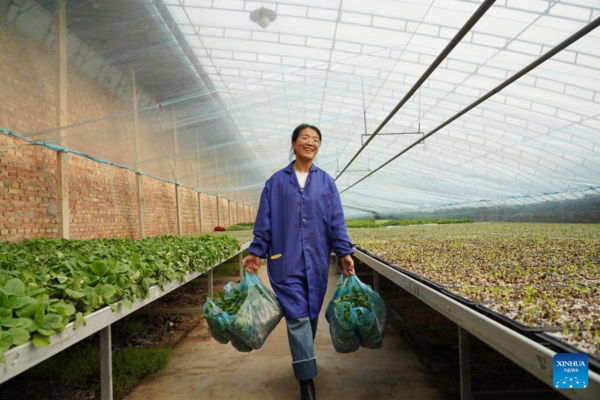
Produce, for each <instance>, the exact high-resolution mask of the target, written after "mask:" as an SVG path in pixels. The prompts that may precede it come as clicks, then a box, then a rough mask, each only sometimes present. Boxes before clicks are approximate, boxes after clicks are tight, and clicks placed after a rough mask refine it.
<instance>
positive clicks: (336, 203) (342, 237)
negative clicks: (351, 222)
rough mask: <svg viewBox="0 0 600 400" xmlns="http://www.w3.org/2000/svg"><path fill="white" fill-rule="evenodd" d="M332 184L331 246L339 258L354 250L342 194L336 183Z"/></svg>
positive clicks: (352, 252)
mask: <svg viewBox="0 0 600 400" xmlns="http://www.w3.org/2000/svg"><path fill="white" fill-rule="evenodd" d="M332 186H333V189H332V203H333V204H332V210H331V211H332V212H331V247H332V248H333V251H335V255H336V256H337V257H338V258H342V257H343V256H345V255H346V254H354V251H353V250H352V246H353V244H352V241H351V240H350V237H349V236H348V233H347V231H346V222H345V221H344V209H343V208H342V200H341V199H340V194H339V192H338V190H337V187H336V186H335V183H333V184H332Z"/></svg>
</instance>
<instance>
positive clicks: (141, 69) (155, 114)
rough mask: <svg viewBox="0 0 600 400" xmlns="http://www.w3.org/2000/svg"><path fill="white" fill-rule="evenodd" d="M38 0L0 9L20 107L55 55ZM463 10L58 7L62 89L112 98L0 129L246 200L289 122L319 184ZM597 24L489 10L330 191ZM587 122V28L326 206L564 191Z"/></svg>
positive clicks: (350, 3) (581, 9)
mask: <svg viewBox="0 0 600 400" xmlns="http://www.w3.org/2000/svg"><path fill="white" fill-rule="evenodd" d="M4 3H6V5H4ZM55 4H56V2H55V1H49V0H39V1H34V0H12V1H8V2H3V7H2V8H0V15H1V17H2V19H3V20H4V21H2V25H0V26H1V28H0V29H2V34H3V36H4V37H5V38H8V40H9V41H10V40H11V38H12V39H14V38H15V37H16V36H17V35H23V34H24V35H26V36H27V37H29V38H30V39H31V40H28V41H25V40H18V41H16V40H13V42H12V43H13V46H14V45H17V46H21V47H22V48H20V49H19V50H20V52H21V53H22V54H23V55H24V57H26V58H27V63H24V64H22V68H24V69H26V70H27V73H28V74H29V76H30V77H31V79H32V80H33V81H34V82H38V83H39V84H40V90H41V91H47V92H48V93H47V96H45V97H44V96H41V97H37V99H38V100H36V101H39V102H45V103H51V104H52V105H54V106H57V104H56V100H55V96H54V94H53V93H50V92H51V91H52V90H51V89H49V88H48V85H47V84H46V85H45V84H44V83H45V82H46V81H47V78H48V76H47V75H48V73H49V72H48V68H47V64H48V63H49V62H50V63H54V62H57V59H56V58H57V56H56V54H55V52H54V51H53V50H52V49H54V46H55V29H54V17H55V11H54V8H55ZM479 5H480V2H478V1H447V0H436V1H416V0H414V1H388V0H372V1H368V2H366V1H361V0H328V1H300V0H287V1H273V2H264V3H262V2H251V1H241V0H213V1H206V0H185V1H184V0H162V1H161V0H157V1H152V2H151V1H144V0H139V1H138V0H132V1H127V2H117V1H107V0H88V1H83V0H77V1H67V2H66V20H67V29H68V35H67V58H68V71H67V81H68V82H67V84H68V85H67V86H68V87H69V89H68V90H78V87H79V86H78V85H80V83H81V82H82V79H91V80H93V81H94V83H95V84H96V85H99V86H102V87H103V88H104V89H105V90H106V91H107V92H108V93H109V94H107V96H111V97H110V98H111V99H115V100H113V101H111V106H108V107H104V108H101V109H97V110H95V112H94V113H89V112H88V113H85V112H80V110H79V109H78V107H77V106H76V105H71V104H69V107H68V110H67V113H68V119H67V121H68V122H67V123H66V124H64V126H57V124H56V123H55V122H54V120H52V119H51V120H50V121H49V122H44V123H41V124H39V126H36V128H35V129H20V127H19V126H18V125H14V126H11V124H10V123H8V124H7V123H4V122H3V120H2V119H1V118H0V122H2V125H3V126H0V128H4V129H9V130H11V131H14V132H15V133H17V134H19V135H22V136H26V137H30V138H32V139H35V140H38V141H45V142H47V143H50V144H53V145H57V146H62V147H67V148H71V149H73V150H76V151H79V152H82V153H85V154H89V155H91V156H94V157H96V158H100V159H104V160H107V161H109V162H113V163H116V164H121V165H127V166H129V167H131V168H134V169H138V170H141V171H144V172H147V173H149V174H151V175H155V176H158V177H161V178H164V179H168V180H173V181H179V182H180V183H182V184H183V185H187V186H191V187H195V188H198V189H200V190H202V191H205V192H209V193H217V194H219V195H222V196H224V197H229V198H231V199H233V200H236V201H240V202H244V203H249V204H257V203H258V199H259V196H260V192H261V190H262V187H263V184H264V182H265V181H266V179H268V178H269V177H270V175H271V174H272V173H274V172H275V171H277V170H278V169H281V168H283V167H284V166H285V165H286V163H287V162H288V155H289V148H290V136H291V132H292V130H293V128H294V127H295V126H296V125H298V124H300V123H303V122H308V123H311V124H314V125H317V126H319V127H320V128H321V130H322V132H323V145H322V147H321V149H320V152H319V155H318V158H317V162H316V164H317V165H318V166H319V167H321V168H322V169H324V170H325V171H327V172H328V173H330V174H331V175H332V176H334V177H335V176H336V175H337V174H338V171H340V170H341V169H342V168H343V167H344V166H345V165H346V164H347V163H348V161H349V160H350V159H351V158H352V156H353V155H354V154H355V153H356V152H357V151H358V149H359V148H360V146H361V144H362V142H363V141H364V140H366V137H365V136H364V135H365V134H371V133H372V132H373V131H374V130H375V129H376V128H377V126H378V125H379V124H380V123H381V121H382V120H383V119H384V118H385V117H386V116H387V115H388V113H389V112H390V111H391V109H392V108H393V107H394V106H395V105H396V104H397V103H398V102H399V101H400V99H401V98H402V97H403V96H404V94H405V93H406V92H407V91H408V90H409V89H410V88H411V87H412V85H413V84H414V82H416V80H417V79H418V78H419V77H420V76H421V74H422V73H423V72H424V71H425V70H426V68H427V67H428V66H429V64H430V63H431V62H432V60H433V59H434V58H435V57H436V56H437V55H438V54H439V53H440V52H441V51H442V49H443V48H444V47H445V46H446V44H447V43H448V42H449V41H450V40H451V38H452V37H453V36H454V35H455V34H456V32H457V31H458V29H460V28H461V27H462V26H463V24H464V23H465V22H466V21H467V20H468V19H469V17H470V16H471V15H472V14H473V12H474V11H475V10H476V9H477V7H478V6H479ZM261 6H264V7H267V8H271V9H273V10H276V11H277V14H278V15H277V19H276V20H275V21H273V22H272V23H271V24H270V26H269V27H268V28H267V29H263V28H261V27H259V26H258V25H257V24H256V23H254V22H252V21H251V20H250V18H249V13H250V12H251V11H253V10H255V9H257V8H259V7H261ZM599 15H600V3H599V2H597V1H592V0H590V1H576V0H565V1H554V0H553V1H535V2H520V1H510V0H508V1H497V2H496V4H494V6H492V8H491V9H490V10H489V11H488V12H487V13H486V14H485V15H484V16H483V18H482V19H481V20H480V21H479V22H478V23H477V24H476V25H475V26H474V28H473V29H472V30H471V31H470V32H469V33H468V34H467V36H466V37H465V38H464V40H463V41H462V42H461V43H460V44H459V45H458V46H457V47H456V48H455V49H454V50H453V51H452V52H451V53H450V55H449V56H448V57H447V59H446V60H445V61H444V62H443V63H442V64H441V65H440V67H439V68H438V69H437V70H436V71H435V72H434V73H433V74H432V75H431V77H430V78H429V79H428V80H427V81H426V82H425V83H424V85H423V86H422V87H421V89H420V90H419V91H418V92H417V93H416V94H415V96H413V98H412V99H411V100H410V101H409V102H408V103H407V104H406V105H405V106H404V107H403V108H402V109H401V110H400V111H399V112H398V113H397V114H396V115H395V117H394V118H393V119H392V120H391V121H390V123H388V124H387V126H386V127H385V128H384V129H383V130H382V132H381V134H380V135H378V136H377V137H376V138H375V139H374V140H373V141H372V142H371V143H370V145H369V146H368V147H367V148H366V149H365V151H363V152H362V153H361V155H360V156H359V157H358V158H357V159H356V161H355V162H354V163H353V164H352V165H351V167H350V168H349V170H348V171H347V172H345V173H344V174H343V175H342V176H341V177H340V178H339V179H338V181H337V183H338V187H339V189H340V190H343V189H344V188H345V187H348V185H351V184H352V183H354V182H355V181H357V180H358V179H360V178H361V177H363V176H364V175H365V174H367V173H368V172H369V171H370V170H372V169H374V168H376V167H378V166H379V165H380V164H381V163H382V162H384V161H385V160H387V159H389V158H391V157H393V156H394V155H395V154H397V153H399V152H400V151H402V150H403V149H404V148H406V147H407V146H408V145H410V144H412V143H413V142H414V141H416V140H417V139H419V137H420V136H421V135H422V134H421V133H418V132H423V133H427V132H429V131H430V130H432V129H433V128H435V127H436V126H437V125H439V124H440V123H442V122H443V121H444V120H446V119H448V118H449V117H451V116H452V115H454V114H455V113H457V112H459V111H460V110H461V109H462V108H464V107H465V106H467V105H468V104H470V103H472V102H473V101H475V100H476V99H478V98H479V97H480V96H482V95H483V94H485V93H486V92H487V91H489V90H491V89H492V88H493V87H495V86H496V85H498V84H499V83H501V82H502V81H504V80H506V79H507V78H509V77H510V76H511V75H512V74H514V73H515V72H516V71H518V70H520V69H521V68H523V67H524V66H525V65H527V64H528V63H530V62H531V61H533V60H534V59H536V58H537V57H539V56H540V55H542V54H543V53H544V52H546V51H547V50H549V49H550V48H552V47H553V46H555V45H556V44H558V43H560V42H561V41H562V40H564V39H565V38H566V37H568V36H569V35H571V34H572V33H574V32H575V31H577V30H578V29H580V28H581V27H583V26H584V25H586V24H587V23H589V22H590V21H592V20H593V19H595V18H597V17H598V16H599ZM17 32H18V33H17ZM15 43H16V44H15ZM42 47H43V48H45V49H46V51H45V52H43V51H40V48H42ZM49 60H50V61H49ZM134 89H135V98H134ZM39 99H42V100H39ZM5 101H7V102H8V103H10V99H7V100H5ZM43 105H47V104H43ZM40 106H42V104H40ZM599 128H600V30H598V29H597V30H595V31H593V32H592V33H590V34H588V35H587V36H586V37H584V38H583V39H581V40H579V41H578V42H576V43H575V44H573V45H571V46H570V47H569V48H567V49H566V50H564V51H563V52H561V53H559V54H558V55H557V56H556V57H554V58H553V59H551V60H550V61H548V62H546V63H544V64H542V65H541V66H540V67H538V68H537V69H535V70H534V71H533V72H532V73H530V74H528V75H526V76H525V77H523V78H521V79H519V80H518V81H517V82H516V83H514V84H513V85H511V86H509V87H508V88H507V89H505V90H503V91H502V92H501V93H499V94H496V95H495V96H493V97H492V98H491V99H490V100H489V101H487V102H485V103H483V104H482V105H480V106H479V107H477V108H476V109H474V110H472V111H470V112H469V113H468V114H466V115H464V116H463V117H461V118H459V119H458V120H457V121H455V122H453V123H452V124H450V125H449V126H448V127H446V128H445V129H443V130H441V131H440V132H439V133H437V134H435V135H434V136H432V137H431V138H428V139H427V140H426V141H425V143H424V144H420V145H418V146H416V147H415V148H414V149H412V150H410V151H409V152H407V153H406V154H405V155H403V156H402V157H400V158H398V159H397V160H396V161H394V162H393V163H391V164H390V165H388V166H387V167H385V168H384V169H382V170H381V171H379V172H378V173H376V174H374V175H373V176H372V177H370V178H369V179H367V180H365V181H363V182H361V183H360V184H359V185H357V186H355V187H353V188H351V189H350V190H348V191H347V192H344V193H343V194H342V202H343V204H344V207H345V211H346V214H347V215H349V216H352V215H359V214H360V215H364V214H365V213H382V212H383V213H385V212H391V211H394V210H418V209H423V208H428V209H435V208H439V207H448V206H451V205H453V204H470V203H477V202H482V201H483V202H491V203H493V204H497V203H503V202H507V203H511V202H513V201H514V200H512V199H522V198H539V196H543V195H544V194H547V193H553V194H557V195H558V196H560V198H565V199H566V198H572V197H573V196H575V197H577V196H579V195H577V193H585V192H586V191H591V190H595V189H596V187H597V186H599V185H600V135H599V134H598V130H599ZM385 133H388V135H383V134H385ZM390 133H395V134H390ZM397 133H401V134H397ZM536 196H537V197H536Z"/></svg>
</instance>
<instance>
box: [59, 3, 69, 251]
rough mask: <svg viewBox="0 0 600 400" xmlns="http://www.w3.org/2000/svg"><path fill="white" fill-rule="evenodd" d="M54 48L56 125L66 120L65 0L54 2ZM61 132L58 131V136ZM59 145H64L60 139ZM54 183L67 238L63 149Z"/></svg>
mask: <svg viewBox="0 0 600 400" xmlns="http://www.w3.org/2000/svg"><path fill="white" fill-rule="evenodd" d="M56 32H57V39H56V43H57V45H56V48H57V51H58V90H57V91H56V94H57V107H56V124H57V126H66V125H67V124H68V121H67V15H66V5H65V0H57V2H56ZM62 135H63V132H62V131H61V132H60V136H62ZM60 145H61V146H63V147H65V144H64V143H63V142H62V141H61V142H60ZM56 183H57V186H58V188H57V189H58V190H57V192H58V193H57V194H58V198H57V202H58V204H57V207H56V208H57V219H58V221H57V222H58V235H59V237H61V238H64V239H69V238H70V237H71V235H70V229H69V155H68V154H67V153H66V152H64V151H59V152H57V154H56Z"/></svg>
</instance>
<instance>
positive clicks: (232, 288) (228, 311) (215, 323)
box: [202, 282, 252, 353]
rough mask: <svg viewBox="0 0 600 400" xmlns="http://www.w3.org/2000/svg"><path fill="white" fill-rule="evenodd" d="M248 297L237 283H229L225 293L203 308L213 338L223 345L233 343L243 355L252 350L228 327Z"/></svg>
mask: <svg viewBox="0 0 600 400" xmlns="http://www.w3.org/2000/svg"><path fill="white" fill-rule="evenodd" d="M242 289H243V287H242ZM246 297H247V293H245V292H244V291H241V290H240V286H238V285H237V283H235V282H229V283H228V284H227V285H225V291H224V292H219V293H216V295H215V297H214V298H212V299H210V298H209V299H208V300H207V301H206V303H204V307H203V308H202V311H203V313H204V317H205V318H206V322H207V324H208V328H209V329H210V333H211V335H212V336H213V338H214V339H215V340H216V341H217V342H219V343H222V344H227V343H229V342H231V344H232V345H233V347H235V348H236V349H237V350H238V351H241V352H243V353H248V352H250V351H252V348H251V347H249V346H248V345H246V343H244V341H243V340H242V339H240V338H238V337H237V336H235V335H234V334H233V333H231V332H230V331H229V329H228V327H229V325H230V324H231V321H232V319H233V317H232V316H233V315H235V314H237V312H238V310H239V308H240V305H241V304H242V303H243V302H244V300H245V298H246Z"/></svg>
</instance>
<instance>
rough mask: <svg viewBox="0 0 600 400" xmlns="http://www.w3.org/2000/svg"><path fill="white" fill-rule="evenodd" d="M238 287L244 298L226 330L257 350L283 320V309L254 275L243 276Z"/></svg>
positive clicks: (273, 295) (272, 294)
mask: <svg viewBox="0 0 600 400" xmlns="http://www.w3.org/2000/svg"><path fill="white" fill-rule="evenodd" d="M240 286H241V287H243V288H244V291H245V292H246V297H245V299H244V302H243V303H242V304H241V306H240V308H239V311H238V312H237V313H236V314H235V316H233V315H232V317H233V318H232V320H231V322H230V324H229V326H228V328H227V329H228V330H229V331H230V332H231V333H233V334H234V335H235V336H237V337H238V338H240V339H241V340H242V341H243V342H244V343H245V344H246V345H248V346H249V347H251V348H253V349H255V350H257V349H260V348H261V347H262V345H263V344H264V343H265V341H266V340H267V337H268V336H269V335H270V334H271V332H273V329H275V327H276V326H277V324H278V323H279V321H281V318H283V308H282V307H281V304H280V303H279V300H278V299H277V297H276V296H275V294H274V293H273V292H272V291H271V290H270V289H269V288H268V287H267V286H265V284H264V283H263V282H262V281H261V280H260V278H259V277H258V276H256V275H255V274H249V273H247V274H245V275H244V279H242V283H241V284H240Z"/></svg>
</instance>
